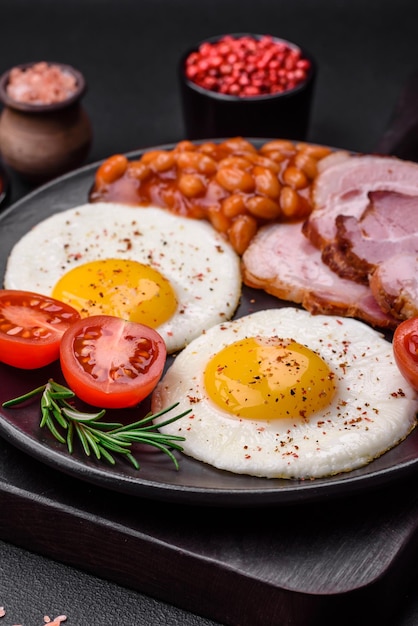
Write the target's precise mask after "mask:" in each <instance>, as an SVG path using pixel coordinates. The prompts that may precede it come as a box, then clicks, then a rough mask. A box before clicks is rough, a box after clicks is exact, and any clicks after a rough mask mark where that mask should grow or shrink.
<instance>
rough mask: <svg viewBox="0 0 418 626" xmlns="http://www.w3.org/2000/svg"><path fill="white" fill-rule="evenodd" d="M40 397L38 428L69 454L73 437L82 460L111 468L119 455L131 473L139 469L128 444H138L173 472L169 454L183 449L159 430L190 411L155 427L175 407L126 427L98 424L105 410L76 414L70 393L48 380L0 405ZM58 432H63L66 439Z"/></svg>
mask: <svg viewBox="0 0 418 626" xmlns="http://www.w3.org/2000/svg"><path fill="white" fill-rule="evenodd" d="M39 394H41V401H40V407H41V420H40V426H41V427H45V426H46V427H47V428H48V429H49V431H50V432H51V434H52V435H53V437H55V439H57V441H59V442H60V443H63V444H66V445H67V449H68V451H69V453H70V454H72V453H73V451H74V435H76V436H77V439H78V440H79V442H80V444H81V446H82V448H83V450H84V453H85V454H86V456H89V457H90V456H91V453H92V452H93V453H94V455H95V456H96V458H97V459H98V460H106V461H107V462H108V463H111V464H112V465H114V464H115V462H116V461H115V459H114V457H113V454H119V455H121V456H122V457H123V458H125V459H127V460H128V461H129V462H130V463H131V464H132V465H133V466H134V467H135V469H140V465H139V463H138V461H137V460H136V459H135V457H134V456H133V454H132V449H131V447H132V444H133V443H141V444H145V445H150V446H153V447H154V448H157V449H158V450H160V451H161V452H163V453H164V454H166V455H168V456H169V458H170V459H171V460H172V461H173V463H174V465H175V467H176V469H178V467H179V466H178V462H177V459H176V457H175V456H174V454H173V451H174V450H177V451H179V452H181V451H182V450H183V448H182V447H181V446H180V445H179V443H178V442H181V441H184V437H181V436H179V435H166V434H164V433H162V432H160V430H159V428H160V427H162V426H166V425H167V424H171V423H173V422H175V421H177V420H178V419H180V418H182V417H184V416H185V415H187V414H188V413H189V412H190V411H184V412H183V413H181V414H179V415H176V416H174V417H171V418H168V419H167V420H165V421H163V422H162V423H161V424H159V425H158V426H157V425H156V424H155V423H154V420H155V419H156V418H160V417H161V416H162V415H164V414H165V413H169V412H170V411H172V410H173V409H174V408H175V407H176V406H177V405H178V403H176V404H174V405H172V406H170V407H167V408H166V409H163V410H162V411H159V412H158V413H156V414H154V415H153V414H152V413H148V414H147V415H146V416H145V417H143V418H141V419H140V420H138V421H136V422H133V423H130V424H120V423H119V422H106V421H101V419H102V417H104V415H105V413H106V410H105V409H101V410H98V411H95V412H91V413H90V412H86V411H79V410H78V409H77V408H76V407H75V406H74V405H73V404H71V403H70V402H69V400H73V399H75V394H74V393H73V391H72V390H71V389H68V388H67V387H65V386H63V385H60V384H59V383H56V382H55V381H54V380H53V379H52V378H51V379H49V381H48V383H47V384H46V385H43V386H41V387H37V388H36V389H34V390H33V391H30V392H29V393H26V394H24V395H23V396H19V397H18V398H14V399H12V400H8V401H7V402H4V403H3V406H4V407H6V408H7V407H12V406H17V405H19V404H21V403H22V402H26V401H28V400H30V399H32V398H34V397H35V396H38V395H39ZM58 428H62V429H63V430H66V438H64V436H63V435H62V434H61V433H60V431H59V430H58Z"/></svg>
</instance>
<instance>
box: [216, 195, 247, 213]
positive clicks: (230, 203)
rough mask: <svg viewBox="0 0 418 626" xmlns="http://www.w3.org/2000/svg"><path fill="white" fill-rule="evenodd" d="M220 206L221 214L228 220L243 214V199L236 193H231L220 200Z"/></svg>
mask: <svg viewBox="0 0 418 626" xmlns="http://www.w3.org/2000/svg"><path fill="white" fill-rule="evenodd" d="M221 206H222V212H223V214H224V215H226V217H229V218H234V217H237V216H238V215H241V214H242V213H245V202H244V197H243V196H242V195H241V194H238V193H233V194H232V195H231V196H228V197H227V198H225V199H224V200H222V203H221Z"/></svg>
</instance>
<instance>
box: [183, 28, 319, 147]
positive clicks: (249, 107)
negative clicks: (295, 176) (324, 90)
mask: <svg viewBox="0 0 418 626" xmlns="http://www.w3.org/2000/svg"><path fill="white" fill-rule="evenodd" d="M230 36H231V37H233V38H235V39H236V38H239V37H242V36H250V37H252V38H254V39H260V38H261V37H262V35H259V34H252V33H234V34H231V35H230ZM223 37H224V35H218V36H216V37H212V38H210V39H206V40H205V41H201V42H199V43H197V44H196V45H195V46H193V47H191V48H189V49H188V50H187V51H186V52H185V53H184V54H183V55H182V57H181V59H180V63H179V81H180V93H181V100H182V106H183V118H184V125H185V131H186V135H187V138H188V139H202V138H215V137H232V136H243V137H275V138H284V139H296V140H304V139H306V136H307V133H308V129H309V121H310V113H311V108H312V96H313V90H314V85H315V79H316V73H317V69H316V63H315V60H314V59H313V57H312V55H311V54H310V53H309V52H307V51H306V50H305V49H304V48H302V47H301V46H299V45H297V44H295V43H293V42H290V41H287V40H286V39H281V38H279V37H273V41H274V42H280V43H284V44H286V45H287V46H288V47H289V48H293V49H298V50H300V52H301V54H302V57H303V58H304V59H307V60H309V62H310V69H309V71H308V73H307V78H306V80H305V81H304V82H303V83H301V84H299V85H298V86H296V87H295V88H294V89H290V90H288V91H284V92H281V93H275V94H268V95H258V96H254V97H241V96H231V95H224V94H221V93H219V92H216V91H211V90H209V89H205V88H203V87H201V86H199V85H197V84H196V83H194V82H193V81H191V80H189V79H188V78H187V76H186V73H185V66H186V60H187V59H188V57H189V56H190V54H191V53H192V52H195V51H197V50H198V49H199V47H200V45H201V44H203V43H205V42H210V43H214V42H216V41H219V40H220V39H222V38H223Z"/></svg>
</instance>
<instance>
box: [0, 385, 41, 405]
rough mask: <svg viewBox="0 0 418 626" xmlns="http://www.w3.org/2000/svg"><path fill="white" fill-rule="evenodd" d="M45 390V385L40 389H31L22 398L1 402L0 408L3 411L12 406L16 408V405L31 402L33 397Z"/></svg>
mask: <svg viewBox="0 0 418 626" xmlns="http://www.w3.org/2000/svg"><path fill="white" fill-rule="evenodd" d="M45 388H46V385H42V386H41V387H37V388H36V389H32V391H29V392H28V393H25V394H24V395H23V396H19V397H18V398H13V399H12V400H6V402H3V404H2V406H3V407H4V408H5V409H8V408H10V407H12V406H17V405H18V404H23V403H24V402H26V401H27V400H31V399H32V398H34V397H35V396H38V395H39V394H41V393H43V392H44V390H45Z"/></svg>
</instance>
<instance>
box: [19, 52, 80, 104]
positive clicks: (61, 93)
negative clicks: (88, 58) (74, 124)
mask: <svg viewBox="0 0 418 626" xmlns="http://www.w3.org/2000/svg"><path fill="white" fill-rule="evenodd" d="M76 89H77V81H76V79H75V77H74V76H73V75H72V74H71V73H70V72H68V71H65V70H62V69H61V68H60V67H59V66H58V65H54V64H51V65H49V64H48V63H46V62H45V61H41V62H39V63H35V64H34V65H32V66H30V67H28V68H26V69H21V68H19V67H14V68H13V69H12V70H11V71H10V74H9V82H8V84H7V95H8V96H9V97H10V98H13V100H16V101H17V102H26V103H28V104H53V103H55V102H62V101H63V100H66V99H67V98H69V97H70V96H72V95H73V94H74V92H75V91H76Z"/></svg>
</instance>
